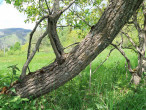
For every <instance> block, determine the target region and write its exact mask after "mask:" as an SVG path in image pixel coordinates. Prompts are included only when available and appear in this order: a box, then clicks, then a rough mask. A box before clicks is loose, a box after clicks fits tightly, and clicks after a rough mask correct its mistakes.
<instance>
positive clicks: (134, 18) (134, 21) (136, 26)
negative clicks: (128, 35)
mask: <svg viewBox="0 0 146 110" xmlns="http://www.w3.org/2000/svg"><path fill="white" fill-rule="evenodd" d="M133 23H134V26H135V28H136V29H137V30H138V32H140V31H141V28H140V26H139V23H138V22H137V13H134V14H133Z"/></svg>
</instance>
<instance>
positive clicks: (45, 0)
mask: <svg viewBox="0 0 146 110" xmlns="http://www.w3.org/2000/svg"><path fill="white" fill-rule="evenodd" d="M45 3H46V5H47V8H48V11H49V14H51V11H50V8H49V6H48V3H47V0H45Z"/></svg>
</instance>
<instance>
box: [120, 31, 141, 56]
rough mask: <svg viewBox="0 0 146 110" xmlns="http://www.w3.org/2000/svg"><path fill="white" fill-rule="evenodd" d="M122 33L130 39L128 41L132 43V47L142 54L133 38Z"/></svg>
mask: <svg viewBox="0 0 146 110" xmlns="http://www.w3.org/2000/svg"><path fill="white" fill-rule="evenodd" d="M122 33H123V34H124V35H125V36H126V37H127V38H128V40H129V41H130V42H131V43H132V45H133V46H134V47H135V49H136V50H137V52H138V53H140V54H142V53H141V51H140V49H139V48H138V46H137V45H136V44H135V43H134V41H133V40H132V39H131V37H130V36H129V35H128V34H127V33H125V32H123V31H122Z"/></svg>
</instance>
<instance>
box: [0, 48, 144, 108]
mask: <svg viewBox="0 0 146 110" xmlns="http://www.w3.org/2000/svg"><path fill="white" fill-rule="evenodd" d="M109 50H110V48H107V49H105V50H104V51H103V52H102V53H101V54H100V55H99V56H98V57H97V58H96V59H95V60H94V61H93V62H92V63H91V70H92V72H93V71H94V70H95V69H96V67H98V65H100V63H101V62H102V61H103V60H104V59H105V58H106V56H107V55H108V53H109ZM125 52H126V54H127V56H128V57H129V59H130V60H131V63H132V66H133V68H135V67H136V66H137V55H136V54H135V53H134V52H132V51H129V50H125ZM54 58H55V56H54V54H53V52H39V53H37V54H36V56H35V58H34V59H33V61H32V62H31V63H30V65H29V67H30V70H31V71H35V70H37V69H40V68H41V67H43V66H47V65H48V64H49V63H51V62H52V61H53V59H54ZM25 60H26V53H24V54H22V53H21V54H17V55H16V54H15V55H6V56H3V57H0V88H1V87H3V86H4V85H9V83H10V79H11V75H12V69H11V68H7V67H8V66H11V65H15V64H17V67H18V68H19V69H20V71H21V69H22V66H23V64H24V62H25ZM19 75H20V72H19V71H17V75H16V76H19ZM89 79H90V67H89V66H88V67H86V68H85V69H84V70H83V71H82V72H81V73H80V74H79V75H78V76H76V77H75V78H74V79H72V80H70V81H69V82H67V83H66V84H65V85H63V86H61V87H60V88H58V89H57V90H54V91H53V92H51V93H48V94H46V95H44V96H41V97H39V98H37V99H33V100H28V99H26V98H20V97H11V96H2V95H1V96H0V110H144V109H146V103H145V102H146V96H145V94H146V93H145V81H144V78H143V80H142V81H141V83H140V85H138V86H135V85H133V84H129V83H130V79H131V74H130V73H129V72H128V71H127V72H126V68H125V59H124V57H123V56H122V55H121V54H120V53H119V52H118V51H117V50H114V51H113V52H112V53H111V55H110V57H109V58H108V60H107V61H106V62H105V63H104V64H103V65H102V66H101V67H100V68H99V69H98V70H97V71H96V72H95V73H94V74H92V75H91V80H89ZM89 83H90V85H91V86H89Z"/></svg>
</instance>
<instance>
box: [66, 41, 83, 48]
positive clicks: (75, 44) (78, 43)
mask: <svg viewBox="0 0 146 110" xmlns="http://www.w3.org/2000/svg"><path fill="white" fill-rule="evenodd" d="M79 43H80V42H76V43H73V44H71V45H69V46H67V47H65V48H64V50H65V49H67V48H68V47H71V46H73V45H76V44H79Z"/></svg>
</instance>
